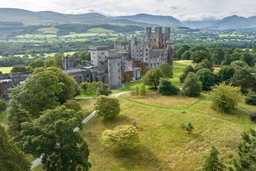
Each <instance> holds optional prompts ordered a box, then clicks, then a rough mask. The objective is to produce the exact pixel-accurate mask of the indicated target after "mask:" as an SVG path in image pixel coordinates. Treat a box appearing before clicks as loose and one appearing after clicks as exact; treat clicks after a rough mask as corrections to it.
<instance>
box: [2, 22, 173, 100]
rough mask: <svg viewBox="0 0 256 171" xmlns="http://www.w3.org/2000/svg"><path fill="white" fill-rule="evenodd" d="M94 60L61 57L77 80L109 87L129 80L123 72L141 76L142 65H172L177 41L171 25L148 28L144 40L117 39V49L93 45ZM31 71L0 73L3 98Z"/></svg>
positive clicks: (116, 86) (68, 71)
mask: <svg viewBox="0 0 256 171" xmlns="http://www.w3.org/2000/svg"><path fill="white" fill-rule="evenodd" d="M89 49H90V53H91V61H89V62H87V65H86V66H79V67H78V66H77V64H76V62H75V58H74V57H64V58H62V69H63V71H64V72H67V73H68V74H69V75H70V76H72V77H73V78H74V79H75V80H76V81H77V83H78V84H80V83H82V82H86V81H87V82H93V81H101V82H104V83H107V84H108V85H109V88H110V89H117V88H121V87H122V83H124V82H125V81H126V78H125V75H126V74H124V73H128V74H129V75H130V77H131V78H132V80H137V79H140V77H141V67H140V66H139V65H138V63H140V64H143V65H145V66H146V68H147V69H152V68H156V67H158V66H159V65H160V64H161V63H162V62H166V63H168V64H170V65H173V59H174V43H173V41H170V28H169V27H167V28H165V31H164V32H163V31H162V28H161V27H156V28H155V32H152V29H151V27H147V28H146V34H145V40H144V41H138V40H137V38H132V39H131V41H130V42H114V52H109V48H108V47H106V46H91V47H90V48H89ZM29 75H31V73H30V74H28V73H11V74H9V75H7V74H4V75H3V76H0V85H3V86H1V87H4V89H5V90H4V91H2V92H3V93H2V94H1V98H4V99H7V97H8V95H7V88H9V87H13V86H16V85H18V84H19V83H20V81H24V80H25V79H26V78H27V77H28V76H29Z"/></svg>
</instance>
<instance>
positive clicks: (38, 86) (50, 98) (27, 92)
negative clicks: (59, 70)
mask: <svg viewBox="0 0 256 171" xmlns="http://www.w3.org/2000/svg"><path fill="white" fill-rule="evenodd" d="M63 86H64V84H63V83H62V82H59V79H58V76H57V74H56V73H55V72H53V71H44V72H39V73H37V74H34V75H32V76H30V77H28V78H27V79H26V80H25V82H24V83H23V84H21V85H19V86H17V87H15V88H13V89H12V90H11V92H12V96H11V98H12V99H15V100H17V101H18V103H19V104H21V106H22V108H23V109H25V110H27V111H28V112H29V113H30V114H31V115H32V116H33V117H38V116H39V114H40V112H42V111H44V110H46V109H53V108H55V107H56V106H58V105H59V104H60V103H59V101H58V99H59V95H60V93H61V92H62V91H63Z"/></svg>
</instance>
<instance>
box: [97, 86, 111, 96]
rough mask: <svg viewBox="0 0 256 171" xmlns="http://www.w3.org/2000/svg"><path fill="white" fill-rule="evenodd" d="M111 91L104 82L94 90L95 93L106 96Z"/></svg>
mask: <svg viewBox="0 0 256 171" xmlns="http://www.w3.org/2000/svg"><path fill="white" fill-rule="evenodd" d="M111 93H112V91H111V90H110V89H109V87H108V85H107V84H105V83H102V84H101V85H100V86H99V87H98V88H97V90H96V95H97V96H100V95H105V96H108V95H110V94H111Z"/></svg>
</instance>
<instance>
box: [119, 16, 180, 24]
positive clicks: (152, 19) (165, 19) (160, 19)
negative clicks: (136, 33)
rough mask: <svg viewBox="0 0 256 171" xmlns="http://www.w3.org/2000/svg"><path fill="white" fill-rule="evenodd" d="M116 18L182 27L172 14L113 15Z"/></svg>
mask: <svg viewBox="0 0 256 171" xmlns="http://www.w3.org/2000/svg"><path fill="white" fill-rule="evenodd" d="M114 18H118V19H127V20H131V21H135V22H141V23H147V24H148V25H152V24H153V25H159V26H163V27H184V25H183V24H182V23H181V22H180V21H179V20H177V19H176V18H174V17H172V16H161V15H149V14H137V15H131V16H119V17H114Z"/></svg>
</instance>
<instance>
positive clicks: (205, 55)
mask: <svg viewBox="0 0 256 171" xmlns="http://www.w3.org/2000/svg"><path fill="white" fill-rule="evenodd" d="M191 59H192V60H193V62H194V63H200V62H201V61H202V60H203V59H208V60H210V59H211V56H210V53H209V52H207V51H204V50H197V51H195V52H193V53H192V56H191Z"/></svg>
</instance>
